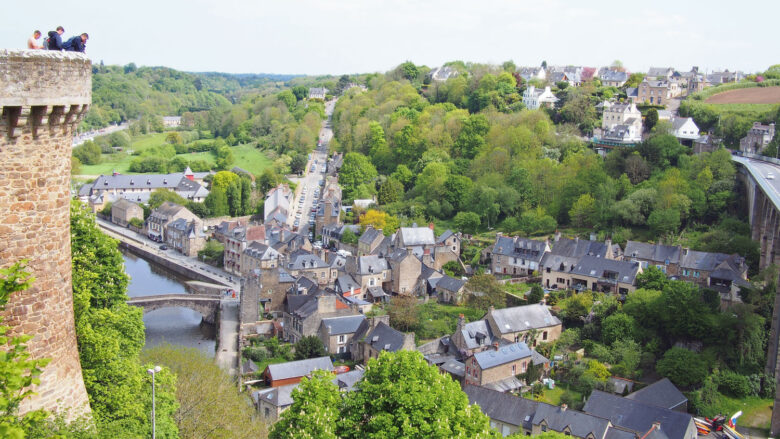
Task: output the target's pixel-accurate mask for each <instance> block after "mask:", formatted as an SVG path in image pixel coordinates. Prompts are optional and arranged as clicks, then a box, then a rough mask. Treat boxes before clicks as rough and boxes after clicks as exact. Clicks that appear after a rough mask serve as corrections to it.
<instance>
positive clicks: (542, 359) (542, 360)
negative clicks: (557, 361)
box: [531, 349, 550, 366]
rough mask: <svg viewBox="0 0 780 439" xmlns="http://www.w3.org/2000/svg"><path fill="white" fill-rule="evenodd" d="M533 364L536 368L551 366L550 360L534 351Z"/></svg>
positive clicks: (532, 353) (532, 354)
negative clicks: (543, 365) (545, 365)
mask: <svg viewBox="0 0 780 439" xmlns="http://www.w3.org/2000/svg"><path fill="white" fill-rule="evenodd" d="M531 362H532V363H533V364H534V366H539V365H540V364H549V363H550V360H548V359H547V357H545V356H544V355H542V354H540V353H539V352H536V351H535V350H533V349H532V350H531Z"/></svg>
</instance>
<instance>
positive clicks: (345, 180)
mask: <svg viewBox="0 0 780 439" xmlns="http://www.w3.org/2000/svg"><path fill="white" fill-rule="evenodd" d="M376 176H377V172H376V168H374V165H372V164H371V163H370V162H369V161H368V159H367V158H366V157H365V156H364V155H361V154H358V153H354V152H351V153H347V154H346V155H345V156H344V164H343V165H342V166H341V170H340V171H339V184H341V187H342V188H343V192H344V199H345V200H353V199H355V198H356V197H355V195H356V194H357V192H358V188H359V186H361V185H363V184H368V183H372V182H373V180H374V179H375V178H376Z"/></svg>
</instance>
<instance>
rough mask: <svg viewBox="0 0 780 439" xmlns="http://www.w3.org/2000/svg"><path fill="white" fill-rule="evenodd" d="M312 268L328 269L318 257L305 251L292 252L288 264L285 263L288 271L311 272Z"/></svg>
mask: <svg viewBox="0 0 780 439" xmlns="http://www.w3.org/2000/svg"><path fill="white" fill-rule="evenodd" d="M314 268H328V264H326V263H325V261H323V260H322V259H320V257H319V256H317V255H315V254H312V253H309V252H307V251H305V250H296V251H294V252H293V253H292V254H291V255H290V262H288V263H287V269H288V270H311V269H314Z"/></svg>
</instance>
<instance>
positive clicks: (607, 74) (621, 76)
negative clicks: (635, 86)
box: [599, 70, 628, 82]
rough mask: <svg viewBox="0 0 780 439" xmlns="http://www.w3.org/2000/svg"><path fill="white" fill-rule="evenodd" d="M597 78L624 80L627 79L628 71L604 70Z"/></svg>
mask: <svg viewBox="0 0 780 439" xmlns="http://www.w3.org/2000/svg"><path fill="white" fill-rule="evenodd" d="M599 79H600V80H602V81H618V82H626V81H627V80H628V73H627V72H619V71H617V70H605V71H603V72H602V73H601V74H600V75H599Z"/></svg>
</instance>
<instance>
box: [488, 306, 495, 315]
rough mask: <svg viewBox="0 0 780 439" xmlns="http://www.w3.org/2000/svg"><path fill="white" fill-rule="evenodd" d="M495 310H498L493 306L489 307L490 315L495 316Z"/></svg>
mask: <svg viewBox="0 0 780 439" xmlns="http://www.w3.org/2000/svg"><path fill="white" fill-rule="evenodd" d="M495 310H496V308H495V307H494V306H493V305H490V306H489V307H488V314H493V311H495Z"/></svg>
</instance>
